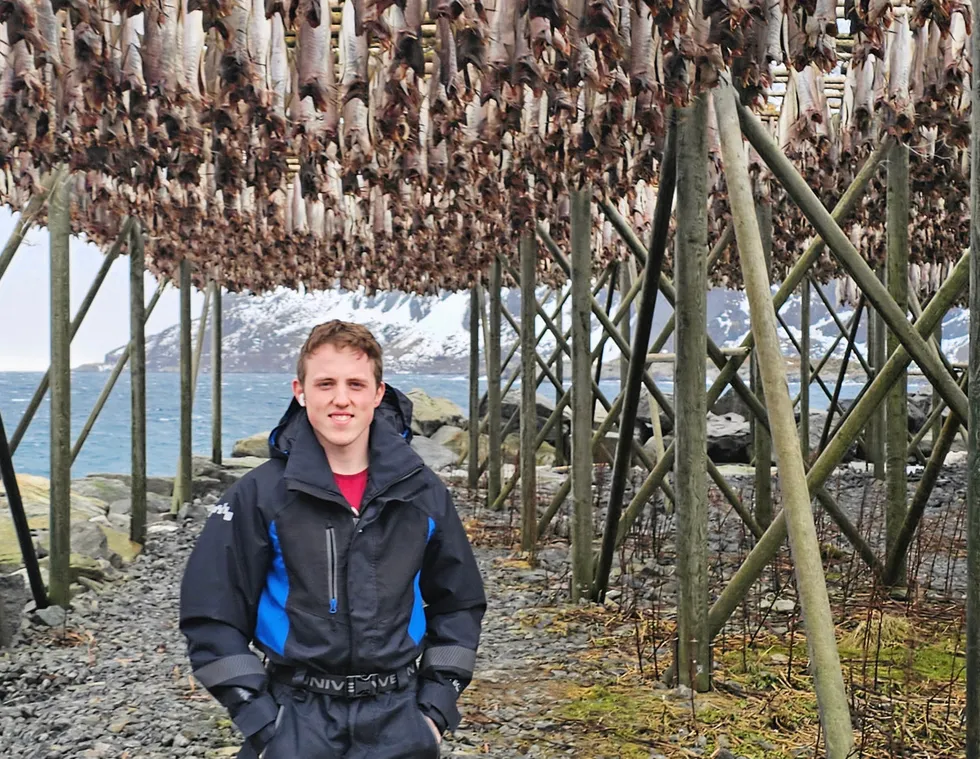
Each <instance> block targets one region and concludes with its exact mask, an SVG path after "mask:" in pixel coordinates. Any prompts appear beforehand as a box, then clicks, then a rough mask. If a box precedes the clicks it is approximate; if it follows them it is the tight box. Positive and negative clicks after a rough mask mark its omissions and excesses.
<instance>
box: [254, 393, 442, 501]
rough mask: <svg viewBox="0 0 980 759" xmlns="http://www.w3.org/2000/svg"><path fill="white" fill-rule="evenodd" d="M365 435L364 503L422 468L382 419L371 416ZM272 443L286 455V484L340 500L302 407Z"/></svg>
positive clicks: (405, 445)
mask: <svg viewBox="0 0 980 759" xmlns="http://www.w3.org/2000/svg"><path fill="white" fill-rule="evenodd" d="M368 434H369V443H368V484H367V488H366V489H365V491H364V504H367V503H368V501H370V500H371V499H372V498H374V497H375V496H377V495H379V494H381V493H384V492H386V491H388V490H389V489H390V488H391V487H392V486H393V485H395V484H398V483H400V482H402V481H407V480H409V479H411V478H412V477H413V475H415V474H417V473H418V472H420V471H421V470H422V467H423V461H422V458H421V457H420V456H419V455H418V454H417V453H416V452H415V450H414V449H413V448H412V447H411V446H410V445H409V444H408V443H407V442H406V441H405V439H404V438H403V437H402V436H401V435H399V434H398V433H397V432H395V430H394V429H393V428H392V427H391V426H390V425H389V424H388V423H387V422H385V421H384V420H382V419H378V418H375V420H374V421H373V422H371V427H370V429H369V433H368ZM273 445H274V447H275V448H276V449H278V452H279V454H280V455H281V456H284V457H285V458H286V470H285V472H284V473H283V477H284V478H285V479H286V483H287V486H289V487H292V486H294V485H295V486H298V487H299V489H302V490H307V491H310V490H312V491H317V494H322V495H323V496H325V497H326V496H329V497H332V498H333V499H334V500H339V501H340V502H341V503H343V502H344V500H343V496H342V495H341V492H340V489H339V488H338V487H337V481H336V480H335V479H334V476H333V472H332V471H331V469H330V464H329V463H328V461H327V455H326V453H325V452H324V450H323V446H321V445H320V441H319V440H317V437H316V433H315V432H314V431H313V426H312V425H311V424H310V420H309V417H308V416H307V415H306V411H305V409H302V410H301V413H298V414H295V415H294V416H293V417H292V418H291V419H290V420H289V421H288V423H287V424H286V425H285V426H284V428H282V429H281V430H280V431H279V434H278V435H277V436H276V440H275V442H274V444H273Z"/></svg>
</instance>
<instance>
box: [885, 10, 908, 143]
mask: <svg viewBox="0 0 980 759" xmlns="http://www.w3.org/2000/svg"><path fill="white" fill-rule="evenodd" d="M912 44H913V40H912V31H911V30H910V29H909V19H908V14H907V13H902V14H900V15H899V17H898V19H897V21H896V23H894V24H892V30H891V34H890V35H889V43H888V48H889V50H888V55H889V59H888V74H887V75H888V96H887V98H886V99H885V100H884V101H883V102H882V103H881V104H880V105H881V107H882V108H883V110H884V112H885V119H884V121H885V128H886V129H887V130H888V131H889V132H890V133H892V134H894V135H896V136H898V137H900V138H901V139H903V140H908V139H910V136H911V132H912V129H913V126H914V124H915V109H914V107H913V105H912V98H911V93H910V91H909V86H910V80H911V70H912V61H913V50H912Z"/></svg>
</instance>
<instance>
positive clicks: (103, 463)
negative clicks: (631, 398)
mask: <svg viewBox="0 0 980 759" xmlns="http://www.w3.org/2000/svg"><path fill="white" fill-rule="evenodd" d="M108 376H109V375H108V373H102V372H88V371H85V372H72V378H71V387H72V394H71V418H72V422H71V426H72V440H73V442H74V440H75V439H76V438H77V436H78V434H79V432H80V431H81V429H82V428H83V426H84V425H85V421H86V419H87V418H88V416H89V414H90V412H91V411H92V408H93V407H94V405H95V402H96V400H97V399H98V397H99V394H100V393H101V392H102V388H103V386H104V384H105V382H106V380H107V379H108ZM42 377H43V374H42V373H41V372H0V420H2V423H3V425H4V428H5V430H6V433H7V438H8V440H9V438H10V437H11V436H12V435H13V433H14V430H15V429H16V427H17V425H18V424H19V422H20V419H21V417H22V415H23V413H24V410H25V409H26V408H27V405H28V403H29V402H30V399H31V397H32V396H33V394H34V391H35V389H36V388H37V386H38V384H39V383H40V381H41V379H42ZM292 379H293V375H291V374H288V373H282V374H246V373H241V374H236V373H227V374H225V375H224V376H223V377H222V427H221V433H222V453H223V455H224V456H230V454H231V450H232V448H233V446H234V444H235V441H237V440H240V439H242V438H245V437H250V436H252V435H255V434H256V433H259V432H265V431H268V430H270V429H271V428H272V427H273V426H274V425H275V424H276V423H277V422H278V421H279V419H280V417H281V416H282V414H283V412H284V411H285V410H286V408H287V406H288V405H289V401H290V398H291V395H292V391H291V389H290V383H291V381H292ZM385 379H386V382H388V383H389V384H391V385H393V386H394V387H397V388H398V389H399V390H402V391H408V390H411V389H412V388H420V389H422V390H424V391H425V392H426V393H427V394H428V395H430V396H433V397H441V398H447V399H449V400H451V401H453V402H454V403H456V404H457V405H458V406H459V407H460V408H462V409H463V410H464V411H467V410H468V408H469V384H468V382H467V378H466V377H465V376H452V375H444V374H389V375H387V376H386V378H385ZM910 380H911V378H910ZM827 382H828V385H829V384H830V383H829V380H827ZM479 384H480V392H481V394H482V393H483V392H484V391H485V390H486V387H487V383H486V378H485V377H482V378H481V379H480V383H479ZM909 384H910V391H911V390H912V389H914V386H915V384H916V383H914V382H912V381H910V383H909ZM657 385H658V387H660V389H661V390H663V392H665V393H668V394H670V393H672V391H673V387H672V383H671V382H670V381H669V380H668V379H658V380H657ZM518 387H520V381H519V380H518V381H516V382H515V383H514V388H518ZM600 387H601V388H602V390H603V392H604V393H605V394H606V396H607V397H608V398H609V399H610V400H612V399H613V398H615V396H616V394H617V393H618V392H619V379H618V377H616V378H614V379H605V378H604V379H603V380H602V382H601V383H600ZM789 389H790V394H791V396H793V397H795V396H796V393H797V392H798V391H799V386H798V385H794V383H789ZM859 390H860V384H858V383H857V382H849V383H845V386H844V388H843V389H842V393H841V397H842V398H844V399H848V398H853V397H855V396H856V395H857V393H858V391H859ZM129 391H130V385H129V375H128V373H127V372H123V374H122V375H121V376H120V377H119V379H118V381H117V382H116V385H115V387H114V389H113V391H112V394H111V395H110V396H109V398H108V400H107V401H106V404H105V407H104V408H103V409H102V413H101V414H100V415H99V418H98V420H97V421H96V423H95V425H94V426H93V427H92V430H91V432H90V433H89V436H88V438H87V439H86V441H85V444H84V445H83V446H82V449H81V450H80V451H79V454H78V457H77V458H76V459H75V462H74V464H73V465H72V477H73V478H76V477H84V476H87V475H89V474H96V473H106V472H114V473H126V472H129V471H130V397H129ZM538 392H539V394H542V395H545V396H547V397H549V398H552V397H554V388H553V387H551V386H550V385H542V386H541V388H539V391H538ZM146 396H147V400H146V407H147V474H149V475H150V476H158V477H170V476H173V474H174V472H175V471H176V468H177V459H178V451H179V443H180V376H179V375H178V374H177V373H176V372H160V373H148V374H147V378H146ZM49 399H50V396H49V395H46V396H45V399H44V402H43V403H42V404H41V406H40V408H39V409H38V411H37V413H36V414H35V416H34V420H33V422H32V423H31V425H30V427H29V428H28V431H27V434H26V435H25V436H24V439H23V440H22V441H21V443H20V445H19V446H18V448H17V451H16V453H15V454H14V469H15V471H17V472H22V473H25V474H34V475H40V476H43V477H47V476H48V473H49V463H50V452H49V445H48V441H49V432H50V406H49ZM810 399H811V409H813V410H818V409H826V408H827V406H828V399H827V397H826V395H825V394H824V392H823V391H822V390H821V389H820V388H819V387H818V386H816V385H814V386H813V387H811V390H810ZM192 420H193V429H192V436H193V437H192V446H193V452H194V454H195V455H201V456H210V455H211V377H210V375H209V374H206V373H203V372H202V373H201V375H200V376H199V378H198V383H197V387H196V389H195V394H194V412H193V416H192Z"/></svg>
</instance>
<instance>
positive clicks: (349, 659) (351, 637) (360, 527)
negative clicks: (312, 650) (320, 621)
mask: <svg viewBox="0 0 980 759" xmlns="http://www.w3.org/2000/svg"><path fill="white" fill-rule="evenodd" d="M421 471H422V467H417V468H415V469H413V470H412V471H411V472H408V473H407V474H405V475H404V476H402V477H399V478H398V479H397V480H394V481H392V482H389V483H388V484H387V485H385V486H384V488H382V489H381V490H379V491H378V492H377V493H375V494H373V495H372V496H371V499H370V500H368V501H362V502H361V510H360V512H359V513H361V514H363V513H364V512H365V511H366V510H367V507H368V504H370V503H371V501H373V500H375V499H376V498H378V496H380V495H382V494H383V493H386V492H388V491H389V490H390V489H391V488H393V487H394V486H395V485H398V484H399V483H401V482H404V481H405V480H407V479H409V478H410V477H414V476H415V475H416V474H418V473H419V472H421ZM383 507H384V504H382V506H381V508H379V509H378V510H377V512H376V513H375V514H374V518H373V519H371V521H370V522H365V521H364V520H363V519H362V520H360V524H355V525H354V530H353V532H351V536H350V540H349V541H348V542H347V555H348V556H350V555H351V551H352V548H353V546H354V538H355V537H356V536H357V535H359V534H360V533H362V532H364V528H365V527H366V526H367V525H369V524H371V522H375V521H377V519H378V517H379V516H380V515H381V509H382V508H383ZM347 583H348V587H347V597H348V598H350V595H351V593H350V573H348V574H347ZM347 633H348V638H349V640H350V645H349V646H348V648H347V650H348V651H349V652H350V654H349V655H348V657H347V669H348V670H350V669H352V668H353V666H354V626H353V625H348V626H347Z"/></svg>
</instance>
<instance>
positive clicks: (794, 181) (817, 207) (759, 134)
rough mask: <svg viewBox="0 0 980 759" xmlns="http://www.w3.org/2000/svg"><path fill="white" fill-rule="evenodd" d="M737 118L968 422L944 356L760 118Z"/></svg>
mask: <svg viewBox="0 0 980 759" xmlns="http://www.w3.org/2000/svg"><path fill="white" fill-rule="evenodd" d="M738 116H739V122H740V123H741V125H742V131H743V133H744V134H745V136H746V137H747V138H748V139H749V141H750V142H751V143H752V146H753V147H754V148H755V149H756V152H757V153H758V154H759V156H760V157H761V158H762V160H764V161H765V162H766V165H767V166H769V168H770V169H772V172H773V174H774V175H775V176H776V178H777V179H779V181H780V183H781V184H782V185H783V187H784V188H785V189H786V192H787V194H788V195H789V196H790V197H791V198H792V199H793V201H794V203H796V205H797V206H798V207H799V209H800V210H801V211H802V212H803V214H804V215H805V216H806V217H807V219H809V221H810V223H811V224H813V226H814V227H815V228H816V230H817V232H818V234H819V235H820V236H821V237H822V238H823V239H824V241H825V242H826V243H827V247H828V248H829V249H830V251H831V252H832V253H833V254H834V257H835V258H837V260H838V261H840V263H841V264H842V265H843V267H844V268H845V269H846V270H847V271H848V273H849V274H850V275H851V277H852V278H853V279H854V281H855V282H856V283H857V285H858V287H860V288H861V290H862V291H863V292H864V294H865V295H866V296H867V298H868V301H869V302H870V303H871V304H872V306H873V307H874V309H875V310H876V311H878V312H879V313H880V314H881V316H882V318H883V319H884V321H885V324H886V325H887V327H888V328H889V329H891V330H892V331H894V332H895V334H896V336H897V338H898V339H899V340H900V341H901V343H902V345H903V346H904V347H905V348H906V349H907V350H908V351H909V354H910V355H911V356H912V360H914V361H915V363H916V364H917V365H918V366H919V368H920V369H922V372H923V374H925V375H926V377H927V378H928V379H929V381H930V382H932V383H933V385H934V386H935V387H936V388H937V389H938V390H939V392H940V393H941V394H942V396H943V399H944V400H945V401H946V403H948V404H949V407H950V408H951V409H952V410H953V411H954V412H955V413H956V414H957V415H958V416H959V417H960V418H961V419H964V420H966V419H967V418H968V417H969V410H968V401H967V398H966V395H965V394H964V393H963V391H962V390H960V389H959V387H958V386H957V385H956V381H955V380H954V379H953V377H952V375H950V373H949V371H947V369H946V367H944V366H943V363H942V361H940V359H939V356H937V355H936V354H935V353H934V352H933V351H931V350H930V349H929V346H928V345H927V343H926V339H925V338H923V336H922V335H920V334H919V333H918V332H916V331H915V330H914V329H912V327H911V325H910V324H909V321H908V319H907V318H906V316H905V313H904V312H903V311H902V309H901V308H900V307H899V306H898V304H896V303H895V301H894V300H893V299H892V298H891V296H890V295H889V294H888V291H887V290H886V289H885V286H884V285H883V284H882V283H881V282H880V281H879V280H878V278H877V277H875V275H874V272H873V271H872V270H871V267H869V266H868V264H867V262H866V261H865V260H864V259H863V258H862V257H861V255H860V254H859V253H858V252H857V250H855V249H854V245H853V244H851V241H850V239H848V237H847V235H846V234H844V232H843V231H842V230H841V228H840V227H839V226H838V224H837V222H835V221H834V219H833V217H832V215H831V213H830V212H829V211H827V209H826V208H825V207H824V206H823V204H822V203H821V202H820V200H819V199H818V198H817V196H816V195H815V194H814V192H813V190H812V189H811V188H810V186H809V185H808V184H807V183H806V180H804V179H803V177H801V176H800V174H799V172H798V171H797V170H796V168H795V167H794V166H793V164H792V163H791V162H790V160H789V159H788V158H786V156H785V155H783V153H782V151H781V150H780V149H779V146H778V145H776V142H775V140H774V139H773V137H772V135H771V134H770V133H769V132H768V130H767V129H766V127H765V126H763V125H762V123H761V122H760V121H759V119H758V117H756V116H755V115H754V114H753V113H751V112H750V111H748V110H747V109H746V108H745V107H744V106H743V105H741V104H739V106H738Z"/></svg>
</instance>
